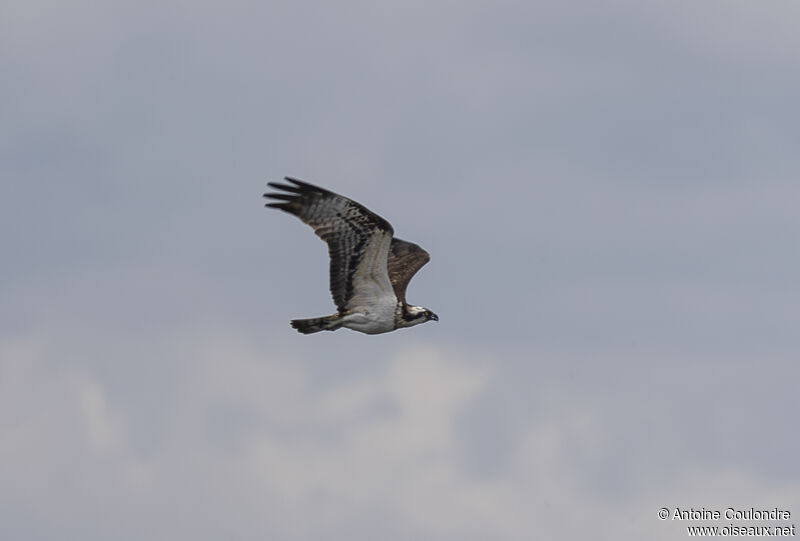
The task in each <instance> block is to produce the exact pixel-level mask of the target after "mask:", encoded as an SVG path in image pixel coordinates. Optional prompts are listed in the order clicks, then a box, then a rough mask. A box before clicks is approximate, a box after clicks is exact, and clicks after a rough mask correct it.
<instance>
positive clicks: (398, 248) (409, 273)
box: [387, 239, 431, 304]
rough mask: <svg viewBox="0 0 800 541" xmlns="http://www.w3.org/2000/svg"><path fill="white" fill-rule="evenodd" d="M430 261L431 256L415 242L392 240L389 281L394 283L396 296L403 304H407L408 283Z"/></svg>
mask: <svg viewBox="0 0 800 541" xmlns="http://www.w3.org/2000/svg"><path fill="white" fill-rule="evenodd" d="M430 259H431V256H430V254H429V253H428V252H426V251H425V250H423V249H422V248H420V247H419V246H417V245H416V244H414V243H413V242H407V241H404V240H400V239H392V246H391V249H390V250H389V260H388V264H387V268H388V270H389V280H391V282H392V287H393V288H394V294H395V295H396V296H397V298H398V299H399V300H400V302H402V303H403V304H406V288H407V287H408V282H410V281H411V278H412V277H413V276H414V275H415V274H416V273H417V271H418V270H419V269H421V268H422V266H423V265H425V263H427V262H428V261H430Z"/></svg>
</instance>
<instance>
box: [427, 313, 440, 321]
mask: <svg viewBox="0 0 800 541" xmlns="http://www.w3.org/2000/svg"><path fill="white" fill-rule="evenodd" d="M431 319H432V320H434V321H439V316H437V315H436V314H434V313H433V312H431V313H430V314H429V315H428V320H431Z"/></svg>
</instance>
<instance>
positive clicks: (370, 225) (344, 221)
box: [264, 177, 421, 312]
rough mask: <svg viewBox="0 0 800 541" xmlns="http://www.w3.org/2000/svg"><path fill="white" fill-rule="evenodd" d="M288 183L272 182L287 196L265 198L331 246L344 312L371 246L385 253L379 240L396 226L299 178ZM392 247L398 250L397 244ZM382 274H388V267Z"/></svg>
mask: <svg viewBox="0 0 800 541" xmlns="http://www.w3.org/2000/svg"><path fill="white" fill-rule="evenodd" d="M285 180H286V181H288V182H290V183H291V184H280V183H277V182H270V183H269V186H271V187H273V188H275V189H278V190H283V193H281V192H274V193H266V194H264V197H267V198H269V199H275V200H277V201H279V202H275V203H267V205H266V206H268V207H274V208H278V209H281V210H283V211H285V212H288V213H290V214H294V215H295V216H297V217H298V218H300V219H301V220H302V221H303V222H304V223H306V224H308V225H310V226H311V227H312V228H313V229H314V233H316V235H317V236H318V237H320V238H321V239H322V240H324V241H325V242H326V243H327V244H328V254H329V255H330V259H331V266H330V288H331V295H333V301H334V303H336V307H337V308H338V310H339V312H344V311H345V310H346V309H347V304H348V301H349V300H350V299H351V298H352V297H353V294H354V276H355V274H356V271H357V270H358V266H359V264H360V262H361V260H362V259H363V257H364V254H365V252H366V251H367V250H368V249H369V248H370V247H371V246H373V247H374V246H381V245H383V246H384V248H383V249H384V250H385V249H386V248H385V243H383V242H377V241H379V240H381V239H378V238H377V237H383V236H387V237H388V238H391V237H392V234H393V233H394V231H393V229H392V226H391V224H390V223H389V222H387V221H386V220H385V219H383V218H381V217H380V216H378V215H377V214H375V213H374V212H372V211H370V210H369V209H367V208H366V207H364V206H363V205H360V204H359V203H356V202H355V201H353V200H352V199H348V198H347V197H344V196H341V195H339V194H336V193H333V192H330V191H328V190H325V189H324V188H320V187H318V186H314V185H313V184H309V183H307V182H303V181H301V180H297V179H295V178H291V177H285ZM388 238H387V240H388ZM391 247H392V248H394V241H392V245H391ZM384 261H385V259H384ZM382 265H383V263H382ZM420 266H421V265H420ZM417 268H418V267H417ZM382 271H383V272H384V273H385V272H386V269H385V267H383V268H382ZM415 271H416V269H415ZM412 274H413V273H412ZM384 276H385V274H384ZM408 278H409V279H410V275H409V277H408ZM384 280H385V278H384ZM406 281H407V280H406ZM392 285H393V286H394V281H392ZM403 290H405V286H403Z"/></svg>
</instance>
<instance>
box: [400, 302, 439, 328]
mask: <svg viewBox="0 0 800 541" xmlns="http://www.w3.org/2000/svg"><path fill="white" fill-rule="evenodd" d="M403 320H404V321H405V323H406V325H405V326H406V327H411V326H412V325H419V324H420V323H425V322H426V321H431V320H433V321H439V316H437V315H436V314H434V313H433V312H431V311H430V310H428V309H427V308H425V307H424V306H408V307H407V308H406V313H405V314H404V315H403Z"/></svg>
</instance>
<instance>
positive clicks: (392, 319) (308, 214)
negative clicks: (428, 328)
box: [264, 177, 439, 334]
mask: <svg viewBox="0 0 800 541" xmlns="http://www.w3.org/2000/svg"><path fill="white" fill-rule="evenodd" d="M285 180H287V181H288V182H291V183H292V184H279V183H276V182H269V183H268V185H269V186H271V187H273V188H275V189H277V190H283V191H282V192H277V193H265V194H264V197H267V198H269V199H276V200H278V201H280V202H279V203H267V204H266V206H268V207H274V208H278V209H281V210H283V211H285V212H288V213H289V214H294V215H295V216H297V217H298V218H300V219H301V220H302V221H303V222H305V223H307V224H308V225H310V226H311V227H312V228H313V229H314V233H316V234H317V236H318V237H320V238H321V239H322V240H324V241H325V242H326V243H327V244H328V254H329V255H330V258H331V268H330V282H331V283H330V288H331V294H332V295H333V301H334V302H335V303H336V308H337V309H338V312H337V313H335V314H333V315H332V316H326V317H315V318H311V319H294V320H292V322H291V325H292V327H294V328H295V329H297V330H298V331H299V332H301V333H303V334H311V333H315V332H319V331H335V330H336V329H338V328H339V327H347V328H348V329H353V330H355V331H360V332H363V333H367V334H380V333H384V332H389V331H393V330H395V329H400V328H402V327H411V326H413V325H417V324H419V323H425V322H426V321H430V320H434V321H439V317H438V316H437V315H436V314H434V313H433V312H431V311H430V310H428V309H427V308H424V307H422V306H411V305H409V304H408V303H407V302H406V287H408V282H409V281H410V280H411V277H412V276H414V274H415V273H416V272H417V271H418V270H419V269H420V268H421V267H422V266H423V265H424V264H425V263H427V262H428V261H429V260H430V258H431V256H430V255H429V254H428V252H426V251H425V250H423V249H422V248H420V247H419V246H417V245H416V244H413V243H411V242H406V241H404V240H400V239H396V238H394V237H393V236H392V235H393V234H394V230H393V229H392V226H391V224H390V223H389V222H387V221H386V220H384V219H383V218H381V217H380V216H378V215H377V214H375V213H374V212H371V211H370V210H369V209H367V208H365V207H364V206H362V205H360V204H358V203H356V202H355V201H353V200H351V199H348V198H346V197H343V196H341V195H339V194H335V193H333V192H329V191H328V190H325V189H323V188H320V187H318V186H314V185H312V184H308V183H307V182H303V181H301V180H297V179H295V178H291V177H285Z"/></svg>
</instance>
